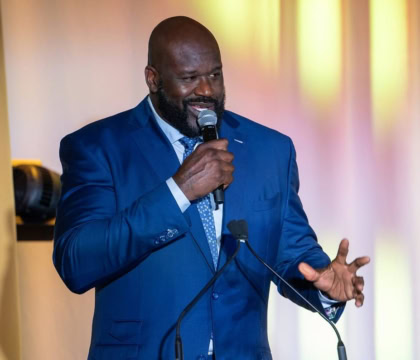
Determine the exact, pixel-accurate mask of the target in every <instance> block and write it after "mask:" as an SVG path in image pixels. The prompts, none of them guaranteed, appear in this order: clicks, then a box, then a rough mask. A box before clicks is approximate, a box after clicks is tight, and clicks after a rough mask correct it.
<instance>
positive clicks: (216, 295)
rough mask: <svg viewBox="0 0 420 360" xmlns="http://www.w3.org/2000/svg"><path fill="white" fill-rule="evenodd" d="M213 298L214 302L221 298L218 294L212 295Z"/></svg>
mask: <svg viewBox="0 0 420 360" xmlns="http://www.w3.org/2000/svg"><path fill="white" fill-rule="evenodd" d="M211 297H212V298H213V299H214V300H217V299H218V298H219V294H218V293H217V292H214V293H213V294H211Z"/></svg>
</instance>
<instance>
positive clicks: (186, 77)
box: [182, 76, 197, 81]
mask: <svg viewBox="0 0 420 360" xmlns="http://www.w3.org/2000/svg"><path fill="white" fill-rule="evenodd" d="M196 78H197V76H185V77H183V78H182V80H184V81H194V80H195V79H196Z"/></svg>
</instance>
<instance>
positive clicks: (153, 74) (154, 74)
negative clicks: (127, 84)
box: [144, 65, 159, 94]
mask: <svg viewBox="0 0 420 360" xmlns="http://www.w3.org/2000/svg"><path fill="white" fill-rule="evenodd" d="M144 77H145V79H146V84H147V86H148V88H149V91H150V93H152V94H154V93H156V92H157V91H158V89H159V73H158V71H157V70H156V69H155V68H154V67H153V66H151V65H147V66H146V68H145V69H144Z"/></svg>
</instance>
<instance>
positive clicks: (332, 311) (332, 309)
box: [318, 291, 340, 320]
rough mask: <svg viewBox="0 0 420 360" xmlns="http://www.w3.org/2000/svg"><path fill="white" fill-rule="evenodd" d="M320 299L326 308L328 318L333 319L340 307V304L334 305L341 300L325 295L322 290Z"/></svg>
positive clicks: (319, 292)
mask: <svg viewBox="0 0 420 360" xmlns="http://www.w3.org/2000/svg"><path fill="white" fill-rule="evenodd" d="M318 296H319V300H320V301H321V304H322V307H323V308H324V311H325V315H327V317H328V319H330V320H333V319H334V318H335V316H336V315H337V311H338V309H339V307H338V306H334V305H336V304H338V303H339V302H340V301H337V300H333V299H330V298H329V297H327V296H325V295H324V294H323V293H322V292H321V291H318Z"/></svg>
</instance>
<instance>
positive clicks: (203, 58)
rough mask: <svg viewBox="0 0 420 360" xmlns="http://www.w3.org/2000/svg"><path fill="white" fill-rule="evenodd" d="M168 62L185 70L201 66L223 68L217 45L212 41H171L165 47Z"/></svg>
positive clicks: (165, 58)
mask: <svg viewBox="0 0 420 360" xmlns="http://www.w3.org/2000/svg"><path fill="white" fill-rule="evenodd" d="M165 53H166V57H164V59H162V60H167V61H168V62H170V63H171V64H172V65H175V66H176V67H182V68H183V70H186V68H191V70H194V68H195V67H197V66H201V65H209V66H211V67H218V66H221V58H220V52H219V48H218V46H217V43H212V42H211V41H207V42H206V41H195V40H189V39H179V40H176V41H170V42H167V43H166V46H165Z"/></svg>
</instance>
